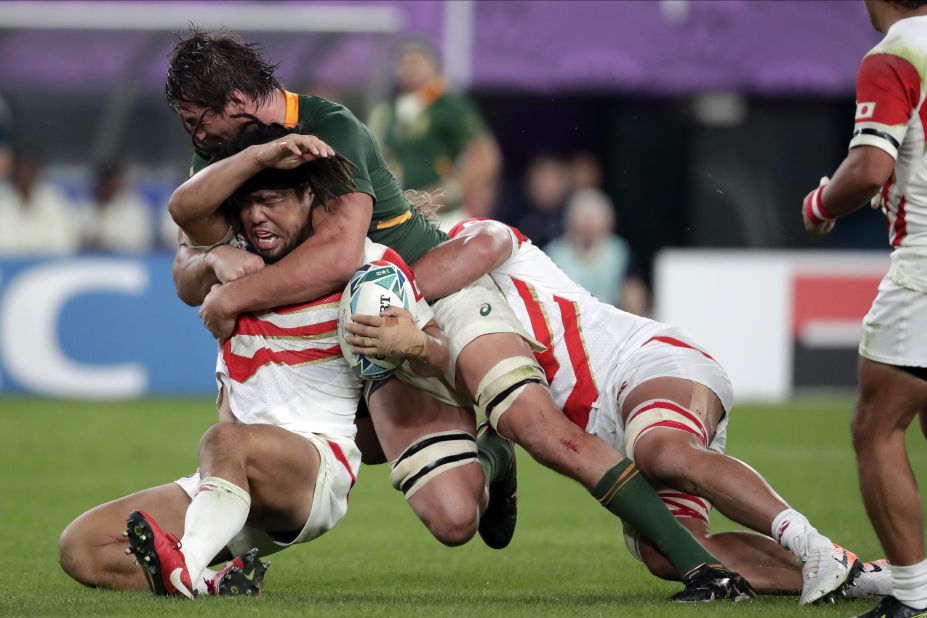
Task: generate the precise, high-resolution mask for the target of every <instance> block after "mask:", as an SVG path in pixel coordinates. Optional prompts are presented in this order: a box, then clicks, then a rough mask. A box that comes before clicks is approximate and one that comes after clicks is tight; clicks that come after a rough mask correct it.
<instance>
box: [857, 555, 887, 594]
mask: <svg viewBox="0 0 927 618" xmlns="http://www.w3.org/2000/svg"><path fill="white" fill-rule="evenodd" d="M891 594H892V567H890V566H889V564H888V560H885V559H882V560H873V561H872V562H864V563H863V570H862V571H861V572H860V574H859V576H858V577H857V578H856V581H854V582H853V585H852V586H850V587H849V588H847V598H848V599H865V598H869V597H885V596H890V595H891Z"/></svg>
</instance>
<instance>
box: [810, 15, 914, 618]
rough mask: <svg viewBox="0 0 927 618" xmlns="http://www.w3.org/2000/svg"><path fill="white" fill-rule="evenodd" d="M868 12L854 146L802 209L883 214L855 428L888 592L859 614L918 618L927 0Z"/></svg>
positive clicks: (830, 221)
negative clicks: (882, 246) (867, 209)
mask: <svg viewBox="0 0 927 618" xmlns="http://www.w3.org/2000/svg"><path fill="white" fill-rule="evenodd" d="M866 9H867V11H868V12H869V18H870V20H871V21H872V25H873V26H874V27H875V29H876V30H878V31H879V32H882V33H884V34H885V38H883V39H882V41H881V42H880V43H879V44H878V45H876V46H875V47H874V48H873V49H872V50H871V51H870V52H869V53H868V54H866V56H865V57H864V58H863V61H862V64H861V65H860V68H859V75H858V77H857V81H856V123H855V128H854V131H853V138H852V139H851V141H850V152H849V154H848V155H847V157H846V159H845V160H844V161H843V162H842V163H841V164H840V167H839V168H838V169H837V172H836V173H835V174H834V177H833V179H832V180H828V179H827V178H823V179H822V180H821V184H820V186H819V187H818V188H816V189H815V190H813V191H811V193H809V194H808V195H807V196H806V197H805V200H804V203H803V206H802V216H803V218H804V222H805V228H806V229H807V230H808V231H811V232H814V233H826V232H829V231H830V230H831V228H833V226H834V222H835V221H836V219H838V218H839V217H842V216H844V215H847V214H850V213H851V212H854V211H856V210H858V209H859V208H861V207H862V206H863V205H865V204H866V203H869V202H870V200H872V203H873V205H874V206H876V207H878V208H881V209H882V211H883V212H884V213H885V216H886V218H887V219H888V228H889V241H890V243H891V245H892V248H893V251H892V256H891V267H890V268H889V271H888V274H886V276H885V278H884V279H883V280H882V283H881V284H880V285H879V292H878V295H877V296H876V299H875V301H874V302H873V304H872V308H871V309H870V310H869V313H868V314H867V315H866V317H865V318H864V319H863V337H862V340H861V341H860V344H859V356H860V358H859V367H858V373H859V397H858V400H857V403H856V410H855V413H854V415H853V421H852V431H853V447H854V449H855V450H856V457H857V461H858V464H859V482H860V489H861V490H862V494H863V501H864V502H865V504H866V510H867V512H868V513H869V519H870V520H871V521H872V525H873V527H874V528H875V531H876V534H877V535H878V537H879V540H880V541H881V543H882V547H883V549H884V550H885V554H886V556H887V558H888V561H889V562H890V563H891V575H892V580H893V585H894V591H893V593H892V594H891V595H890V596H886V597H885V598H884V599H883V600H882V602H881V603H879V605H878V606H877V607H876V608H874V609H873V610H871V611H869V612H867V613H865V614H863V615H862V616H865V617H867V618H869V617H872V618H875V617H879V616H881V617H883V618H892V617H911V616H924V615H927V612H925V610H927V560H925V555H924V522H923V519H924V516H923V510H922V506H921V500H920V495H919V494H918V490H917V485H916V483H915V480H914V474H913V473H912V471H911V464H910V462H909V461H908V456H907V450H906V448H905V442H904V435H905V430H906V429H907V428H908V426H910V424H911V422H912V421H913V420H914V418H915V417H916V416H920V418H921V426H922V428H927V155H925V146H927V141H925V131H927V105H925V104H924V98H925V92H927V2H925V1H924V0H866Z"/></svg>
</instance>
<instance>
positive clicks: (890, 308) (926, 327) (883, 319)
mask: <svg viewBox="0 0 927 618" xmlns="http://www.w3.org/2000/svg"><path fill="white" fill-rule="evenodd" d="M859 355H860V356H862V357H863V358H868V359H869V360H873V361H876V362H879V363H885V364H886V365H896V366H900V367H927V294H924V293H923V292H915V291H914V290H909V289H908V288H905V287H902V286H900V285H898V284H897V283H895V282H894V281H892V279H891V277H890V276H889V275H886V276H885V277H884V278H883V279H882V283H880V284H879V293H878V295H877V296H876V299H875V301H873V303H872V307H871V308H870V309H869V313H867V314H866V317H864V318H863V336H862V339H860V342H859Z"/></svg>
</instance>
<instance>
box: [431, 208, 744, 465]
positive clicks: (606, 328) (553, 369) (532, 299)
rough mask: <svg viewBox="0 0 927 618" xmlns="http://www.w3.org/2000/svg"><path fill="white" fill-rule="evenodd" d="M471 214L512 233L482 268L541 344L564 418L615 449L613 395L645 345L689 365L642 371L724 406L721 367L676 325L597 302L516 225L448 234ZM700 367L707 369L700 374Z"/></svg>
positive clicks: (630, 376) (619, 434) (727, 398)
mask: <svg viewBox="0 0 927 618" xmlns="http://www.w3.org/2000/svg"><path fill="white" fill-rule="evenodd" d="M476 221H481V222H483V223H488V224H492V225H498V226H502V227H503V228H505V229H506V230H507V231H508V233H509V235H510V238H511V239H512V255H511V257H510V258H509V259H508V260H507V261H506V262H505V263H504V264H502V266H500V267H499V268H498V269H496V270H494V271H493V272H492V273H490V274H491V276H492V278H493V280H495V282H496V284H497V285H498V286H499V288H500V290H501V291H502V293H503V295H504V296H505V298H506V300H507V301H508V303H509V305H510V306H511V307H512V310H513V311H514V312H515V315H516V316H517V317H518V319H519V321H520V322H521V323H522V325H523V327H524V328H525V329H526V330H527V331H528V332H530V333H533V334H534V337H535V338H536V339H537V340H538V341H540V342H541V343H542V344H544V345H545V346H546V347H547V349H546V350H545V351H543V352H536V353H535V356H536V358H537V360H538V363H539V364H540V366H541V368H542V369H543V370H544V373H545V374H546V376H547V382H548V384H550V390H551V394H552V395H553V398H554V401H555V402H556V403H557V405H558V406H559V407H560V408H561V409H562V410H563V412H564V414H566V416H567V417H568V418H569V419H570V420H571V421H573V422H574V423H576V424H577V425H579V426H580V427H582V428H583V429H584V430H586V431H587V432H589V433H594V434H596V435H598V436H600V437H602V438H603V439H606V440H607V441H608V442H609V443H611V444H612V445H613V446H615V447H616V448H618V449H619V450H622V451H623V450H624V422H623V420H622V419H621V415H620V413H619V410H620V407H619V402H620V401H622V400H623V397H624V396H625V395H626V394H627V392H626V389H627V388H628V387H627V384H626V382H633V381H634V370H635V369H637V367H635V366H632V365H634V364H635V363H633V362H631V361H637V360H638V359H641V361H642V362H643V363H650V362H651V359H653V358H654V354H651V351H653V352H656V355H657V356H659V352H660V350H664V351H667V352H669V351H672V350H685V351H686V352H689V353H691V355H692V357H693V358H694V359H695V360H694V361H693V364H692V366H691V367H690V366H689V365H686V366H685V367H673V368H669V369H668V370H667V372H666V373H662V374H659V372H660V371H662V369H661V368H660V367H654V368H651V367H648V368H647V370H648V372H649V377H656V375H657V374H659V375H674V376H675V375H681V376H683V377H686V378H687V379H692V380H695V381H698V382H702V383H705V385H706V386H708V387H709V388H710V389H712V390H713V391H715V393H716V394H717V395H718V397H719V398H720V399H721V402H722V404H723V405H724V407H725V410H729V409H730V406H731V405H732V403H733V401H732V400H733V391H732V389H731V386H730V381H729V380H728V379H727V376H726V374H725V373H724V370H723V369H722V368H721V367H720V365H718V363H717V362H715V360H714V359H713V358H711V356H710V355H709V354H708V353H707V352H704V351H702V350H701V349H700V348H699V347H698V346H696V345H695V344H694V343H692V342H691V341H690V340H689V339H688V338H687V337H686V336H685V334H684V333H682V331H681V330H680V329H678V328H676V327H672V326H668V325H666V324H662V323H660V322H656V321H654V320H650V319H647V318H643V317H640V316H637V315H633V314H631V313H627V312H625V311H621V310H620V309H618V308H616V307H614V306H612V305H609V304H606V303H603V302H600V301H599V300H598V299H596V298H595V297H594V296H592V294H590V293H589V292H588V291H586V290H585V289H584V288H582V287H581V286H579V285H578V284H576V283H575V282H573V281H572V280H571V279H570V278H569V277H567V276H566V274H564V272H563V271H562V270H560V269H559V268H558V267H557V266H556V264H554V263H553V261H551V259H550V258H548V257H547V255H545V254H544V252H542V251H541V250H540V249H538V248H537V247H536V246H534V244H532V243H531V241H530V240H529V239H528V238H527V237H525V236H524V235H523V234H522V233H521V232H520V231H519V230H517V229H516V228H513V227H510V226H507V225H504V224H502V223H499V222H497V221H487V220H479V219H468V220H466V221H463V222H461V223H460V224H458V225H457V226H456V227H455V228H454V229H452V230H451V231H450V233H449V236H450V237H451V238H453V237H454V236H456V235H457V234H459V233H460V232H461V231H462V230H464V229H465V228H466V227H467V226H468V225H471V224H472V223H474V222H476ZM706 370H707V371H706ZM703 374H707V375H708V376H709V377H705V378H704V379H703ZM623 384H624V385H625V386H624V388H622V385H623ZM706 446H707V444H706ZM720 447H721V448H723V438H722V441H721V444H720Z"/></svg>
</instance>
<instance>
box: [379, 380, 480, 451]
mask: <svg viewBox="0 0 927 618" xmlns="http://www.w3.org/2000/svg"><path fill="white" fill-rule="evenodd" d="M368 406H369V408H370V418H371V419H372V420H373V426H374V429H375V430H376V435H377V437H378V438H379V440H380V446H381V447H382V449H383V454H384V455H386V458H387V459H388V460H390V461H392V460H394V459H396V458H397V457H399V456H400V455H401V454H402V452H403V451H404V450H405V449H406V447H408V446H409V445H410V444H412V443H413V442H415V441H416V440H418V439H419V438H420V437H422V436H423V435H427V434H430V433H437V432H441V431H451V430H455V429H456V430H460V431H466V432H467V433H470V434H475V433H476V421H475V420H474V415H473V410H471V409H469V408H459V407H456V406H451V405H448V404H446V403H443V402H441V401H438V400H437V399H435V398H433V397H430V396H428V395H427V394H425V393H423V392H421V391H417V390H415V389H413V388H412V387H410V386H409V385H407V384H404V383H403V382H400V381H399V380H389V381H388V382H387V383H386V384H384V385H383V386H381V387H380V388H378V389H377V390H376V391H374V392H373V394H372V395H371V396H370V400H369V402H368Z"/></svg>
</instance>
